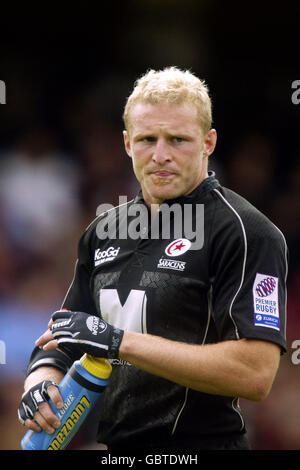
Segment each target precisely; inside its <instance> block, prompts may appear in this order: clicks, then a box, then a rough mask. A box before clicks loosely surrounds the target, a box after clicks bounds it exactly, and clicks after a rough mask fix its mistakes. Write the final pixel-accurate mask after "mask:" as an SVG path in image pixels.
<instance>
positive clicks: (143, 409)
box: [29, 172, 287, 448]
mask: <svg viewBox="0 0 300 470" xmlns="http://www.w3.org/2000/svg"><path fill="white" fill-rule="evenodd" d="M164 204H166V206H165V207H169V209H172V210H173V209H174V211H173V212H172V210H169V216H166V214H167V212H168V211H166V213H165V215H164V216H163V217H161V218H159V217H160V216H159V215H157V218H156V219H155V220H156V222H157V221H158V220H159V222H160V223H159V224H157V225H156V230H155V229H154V228H153V227H154V223H152V224H151V217H150V214H149V211H148V210H147V211H146V212H145V211H144V212H143V211H142V210H140V211H139V208H140V209H141V208H143V210H144V208H145V207H146V206H145V203H144V200H143V198H142V195H141V193H140V194H139V195H138V196H137V197H136V198H135V199H134V200H132V201H130V202H129V203H128V204H125V205H123V206H119V207H118V208H115V209H112V210H111V211H108V212H107V213H104V214H102V215H100V216H99V217H98V218H97V219H95V221H94V222H92V224H91V225H90V226H89V227H88V228H87V229H86V231H85V232H84V234H83V235H82V237H81V239H80V242H79V250H78V260H77V264H76V269H75V276H74V279H73V282H72V284H71V286H70V289H69V291H68V293H67V295H66V298H65V300H64V303H63V305H62V307H63V308H68V309H70V310H74V311H84V312H87V313H91V314H96V315H99V316H101V317H102V318H103V319H104V320H105V321H107V322H109V323H111V324H113V325H115V326H118V327H119V328H122V329H125V330H131V331H137V332H141V333H149V334H153V335H158V336H162V337H165V338H168V339H171V340H176V341H183V342H186V343H194V344H207V343H215V342H220V341H226V340H237V339H240V338H255V339H261V340H266V341H271V342H274V343H276V344H278V345H279V346H280V348H281V350H282V352H284V351H285V350H286V339H285V324H286V276H287V247H286V243H285V240H284V237H283V235H282V234H281V232H280V231H279V230H278V228H277V227H276V226H275V225H274V224H273V223H271V222H270V221H269V220H268V219H267V218H266V217H265V216H264V215H263V214H262V213H260V212H259V211H258V210H257V209H256V208H255V207H253V206H252V205H251V204H250V203H249V202H247V201H246V200H245V199H244V198H242V197H241V196H239V195H237V194H236V193H234V192H233V191H231V190H229V189H227V188H224V187H222V186H221V185H220V184H219V182H218V181H217V179H216V178H215V175H214V173H213V172H210V173H209V177H208V178H206V179H205V180H204V181H203V182H202V183H201V184H200V186H198V187H197V188H196V189H195V190H194V191H193V192H192V193H191V194H189V195H187V196H182V197H179V198H176V199H173V200H169V201H166V202H165V203H164ZM175 209H176V210H175ZM180 210H181V212H180ZM141 212H143V214H145V213H146V214H147V216H146V217H139V218H137V215H140V214H141ZM159 214H161V212H159ZM178 214H179V216H178ZM180 214H181V217H182V224H180V223H179V222H180V220H179V219H180ZM178 217H179V218H178ZM137 221H138V222H137ZM152 222H153V221H152ZM184 222H185V223H186V226H185V225H184ZM187 222H189V224H190V225H189V224H188V223H187ZM180 225H181V232H180ZM188 226H189V230H186V231H185V227H188ZM129 227H130V228H131V233H130V234H131V236H130V237H128V236H126V234H125V230H124V228H128V232H130V230H129ZM168 230H169V231H170V233H168ZM187 231H189V233H194V236H195V234H196V238H197V240H196V238H194V239H189V238H188V237H187V236H186V232H187ZM105 233H108V234H109V235H110V238H109V237H108V236H107V237H106V238H105V236H104V235H103V234H105ZM134 233H139V236H138V237H137V238H136V237H135V238H136V239H134V236H133V234H134ZM180 234H181V236H179V235H180ZM197 234H198V235H197ZM127 235H128V234H127ZM151 235H152V237H151ZM99 237H102V239H100V238H99ZM195 240H196V241H197V243H195ZM47 357H48V359H49V360H53V361H54V362H55V361H57V360H60V361H65V359H64V358H62V355H61V354H60V353H58V352H57V351H54V352H52V354H50V353H49V352H48V353H46V352H45V351H38V352H37V350H36V349H35V350H34V352H33V354H32V358H31V362H30V367H29V370H33V369H34V367H35V364H37V363H39V365H43V364H45V363H46V361H47ZM50 358H52V359H50ZM74 358H75V357H73V358H72V359H74ZM262 360H263V358H262ZM65 362H66V361H65ZM67 365H69V364H67ZM112 365H113V372H112V375H111V378H110V381H109V385H108V386H107V388H106V390H105V392H104V393H103V395H102V397H101V406H100V408H99V409H100V411H99V413H100V416H99V430H98V436H97V440H98V442H103V443H106V444H108V446H112V448H114V447H118V445H120V446H121V445H126V443H127V442H129V443H131V445H132V446H134V447H135V448H137V447H139V446H141V447H143V446H144V445H146V444H147V445H149V444H151V445H153V446H155V445H158V446H164V445H168V444H170V442H179V443H180V442H181V443H188V442H190V443H191V445H194V446H195V445H197V442H198V443H199V445H200V443H201V441H203V440H204V441H205V440H206V439H209V438H210V436H211V437H212V438H214V437H217V436H224V435H228V436H230V435H235V434H238V433H244V432H245V423H244V419H243V416H242V412H241V409H240V407H239V404H238V397H225V396H219V395H210V394H206V393H202V392H199V391H195V390H192V389H188V388H186V387H183V386H181V385H177V384H176V383H173V382H171V381H168V380H166V379H163V378H160V377H158V376H155V375H152V374H149V373H147V372H144V371H142V370H139V369H137V368H135V367H134V366H132V365H131V364H129V363H127V362H125V361H121V360H113V361H112ZM129 445H130V444H129ZM179 446H180V444H179Z"/></svg>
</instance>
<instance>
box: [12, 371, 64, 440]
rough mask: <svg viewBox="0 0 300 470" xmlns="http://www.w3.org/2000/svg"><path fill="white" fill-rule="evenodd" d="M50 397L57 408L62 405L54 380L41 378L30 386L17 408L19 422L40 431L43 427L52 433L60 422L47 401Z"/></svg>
mask: <svg viewBox="0 0 300 470" xmlns="http://www.w3.org/2000/svg"><path fill="white" fill-rule="evenodd" d="M50 399H51V400H52V402H53V404H54V406H56V407H57V408H62V407H63V400H62V397H61V395H60V392H59V389H58V385H57V384H56V383H55V382H53V381H51V380H43V381H42V382H39V383H38V384H36V385H34V386H33V387H31V388H30V389H29V390H28V391H27V392H26V393H24V394H23V397H22V401H21V403H20V406H19V409H18V417H19V421H20V423H21V424H23V425H25V426H26V427H28V428H29V429H32V430H33V431H37V432H40V431H41V430H42V429H43V430H45V431H46V432H48V433H49V434H52V433H53V432H54V431H55V429H57V428H59V426H60V425H61V422H60V420H59V419H58V418H57V416H55V414H54V412H53V410H52V409H51V407H50V405H49V404H48V403H47V402H48V400H50Z"/></svg>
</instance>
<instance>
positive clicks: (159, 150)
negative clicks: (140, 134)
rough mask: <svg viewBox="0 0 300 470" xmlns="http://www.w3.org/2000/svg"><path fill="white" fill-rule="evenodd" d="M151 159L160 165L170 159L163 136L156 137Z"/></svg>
mask: <svg viewBox="0 0 300 470" xmlns="http://www.w3.org/2000/svg"><path fill="white" fill-rule="evenodd" d="M152 160H153V161H154V162H156V163H158V164H160V165H162V164H164V163H165V162H168V161H170V160H171V154H170V149H169V146H168V142H167V141H166V140H165V139H164V138H159V139H157V141H156V145H155V147H154V151H153V155H152Z"/></svg>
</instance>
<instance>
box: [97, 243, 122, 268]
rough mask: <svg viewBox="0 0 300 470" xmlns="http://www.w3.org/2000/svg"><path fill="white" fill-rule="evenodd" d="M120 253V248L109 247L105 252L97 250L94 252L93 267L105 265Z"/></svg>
mask: <svg viewBox="0 0 300 470" xmlns="http://www.w3.org/2000/svg"><path fill="white" fill-rule="evenodd" d="M119 251H120V247H118V248H114V247H113V246H110V247H109V248H107V250H102V251H101V250H100V248H98V249H97V250H95V257H94V261H95V266H98V265H99V264H102V263H106V262H107V261H113V260H114V259H115V258H116V256H118V253H119Z"/></svg>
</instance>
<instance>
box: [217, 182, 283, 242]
mask: <svg viewBox="0 0 300 470" xmlns="http://www.w3.org/2000/svg"><path fill="white" fill-rule="evenodd" d="M213 193H214V199H215V201H216V206H217V207H216V214H215V223H216V224H217V225H222V226H224V227H225V226H230V225H232V224H233V225H234V226H235V227H237V228H238V229H239V232H240V233H241V234H242V235H243V237H244V238H245V239H247V240H248V241H251V240H252V239H253V238H255V239H269V240H274V241H277V242H278V243H280V244H283V245H286V241H285V237H284V235H283V234H282V232H281V231H280V230H279V228H278V227H277V226H276V225H275V224H274V223H273V222H272V221H271V220H270V219H269V218H268V217H267V216H266V215H265V214H263V213H262V212H261V211H260V210H258V209H257V208H256V207H255V206H253V205H252V204H251V203H250V202H249V201H247V200H246V199H245V198H244V197H242V196H241V195H239V194H237V193H235V192H234V191H232V190H230V189H228V188H224V187H221V188H217V189H214V190H213Z"/></svg>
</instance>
